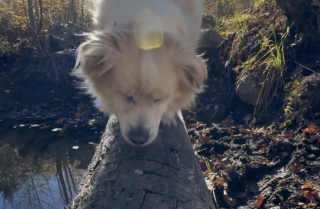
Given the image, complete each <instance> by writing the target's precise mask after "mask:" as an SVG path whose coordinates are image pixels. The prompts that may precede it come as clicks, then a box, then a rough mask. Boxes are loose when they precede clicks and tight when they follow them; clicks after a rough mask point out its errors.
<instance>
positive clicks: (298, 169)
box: [291, 165, 303, 173]
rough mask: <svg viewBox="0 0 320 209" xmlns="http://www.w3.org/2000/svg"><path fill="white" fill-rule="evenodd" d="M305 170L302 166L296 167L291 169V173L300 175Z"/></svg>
mask: <svg viewBox="0 0 320 209" xmlns="http://www.w3.org/2000/svg"><path fill="white" fill-rule="evenodd" d="M302 169H303V167H302V166H300V165H294V166H292V168H291V173H299V172H300V171H301V170H302Z"/></svg>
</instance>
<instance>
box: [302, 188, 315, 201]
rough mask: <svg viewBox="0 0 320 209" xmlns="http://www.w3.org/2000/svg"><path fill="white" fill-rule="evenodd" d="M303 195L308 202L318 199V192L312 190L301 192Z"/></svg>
mask: <svg viewBox="0 0 320 209" xmlns="http://www.w3.org/2000/svg"><path fill="white" fill-rule="evenodd" d="M303 194H304V196H305V197H306V198H308V199H309V200H315V199H316V198H317V197H318V190H315V189H314V190H312V191H308V190H307V191H303Z"/></svg>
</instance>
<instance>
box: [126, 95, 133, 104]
mask: <svg viewBox="0 0 320 209" xmlns="http://www.w3.org/2000/svg"><path fill="white" fill-rule="evenodd" d="M126 100H127V102H129V103H131V102H134V98H133V96H127V97H126Z"/></svg>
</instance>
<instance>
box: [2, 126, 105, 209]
mask: <svg viewBox="0 0 320 209" xmlns="http://www.w3.org/2000/svg"><path fill="white" fill-rule="evenodd" d="M79 129H80V128H79ZM52 130H54V131H52ZM101 131H102V130H99V131H98V130H94V129H93V130H88V129H87V130H81V131H72V132H68V133H63V132H61V130H59V129H58V130H57V129H52V128H50V127H43V126H37V125H26V126H21V127H16V128H14V129H11V130H5V131H3V130H2V131H1V130H0V209H62V208H64V206H66V205H67V204H68V203H69V202H70V201H71V199H72V197H74V195H75V194H76V191H77V188H78V186H79V183H80V182H81V179H82V177H83V175H84V174H85V172H86V168H87V166H88V165H89V163H90V161H91V159H92V156H93V154H94V151H95V146H96V145H97V143H99V140H100V137H101V134H102V132H101Z"/></svg>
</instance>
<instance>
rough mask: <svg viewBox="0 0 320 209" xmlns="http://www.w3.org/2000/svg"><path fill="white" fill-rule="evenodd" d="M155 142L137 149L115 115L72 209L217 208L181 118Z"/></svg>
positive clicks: (160, 132) (160, 134) (97, 149)
mask: <svg viewBox="0 0 320 209" xmlns="http://www.w3.org/2000/svg"><path fill="white" fill-rule="evenodd" d="M176 120H177V126H176V127H173V128H170V127H161V129H160V131H159V134H158V137H157V139H156V140H155V142H154V143H152V144H151V145H149V146H146V147H133V146H131V145H129V144H127V143H126V142H125V141H124V139H123V138H122V136H121V133H120V127H119V123H118V121H117V119H116V117H115V116H111V117H110V119H109V122H108V125H107V127H106V130H105V132H104V134H103V136H102V140H101V142H100V144H99V146H97V148H96V152H95V155H94V157H93V160H92V162H91V164H90V165H89V170H88V173H87V174H86V175H85V177H84V179H83V181H82V183H81V185H80V188H79V191H78V194H77V195H76V197H75V198H74V199H73V200H72V202H71V203H70V204H69V206H68V208H69V209H93V208H94V209H99V208H101V209H126V208H127V209H171V208H174V209H215V206H214V203H213V199H212V195H211V194H210V193H209V191H208V189H207V186H206V183H205V181H204V178H203V175H202V173H201V169H200V166H199V163H198V161H197V159H196V157H195V155H194V151H193V149H192V146H191V142H190V139H189V136H188V134H187V132H186V128H185V126H184V123H183V122H182V120H183V119H182V116H181V114H180V116H177V117H176Z"/></svg>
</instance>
